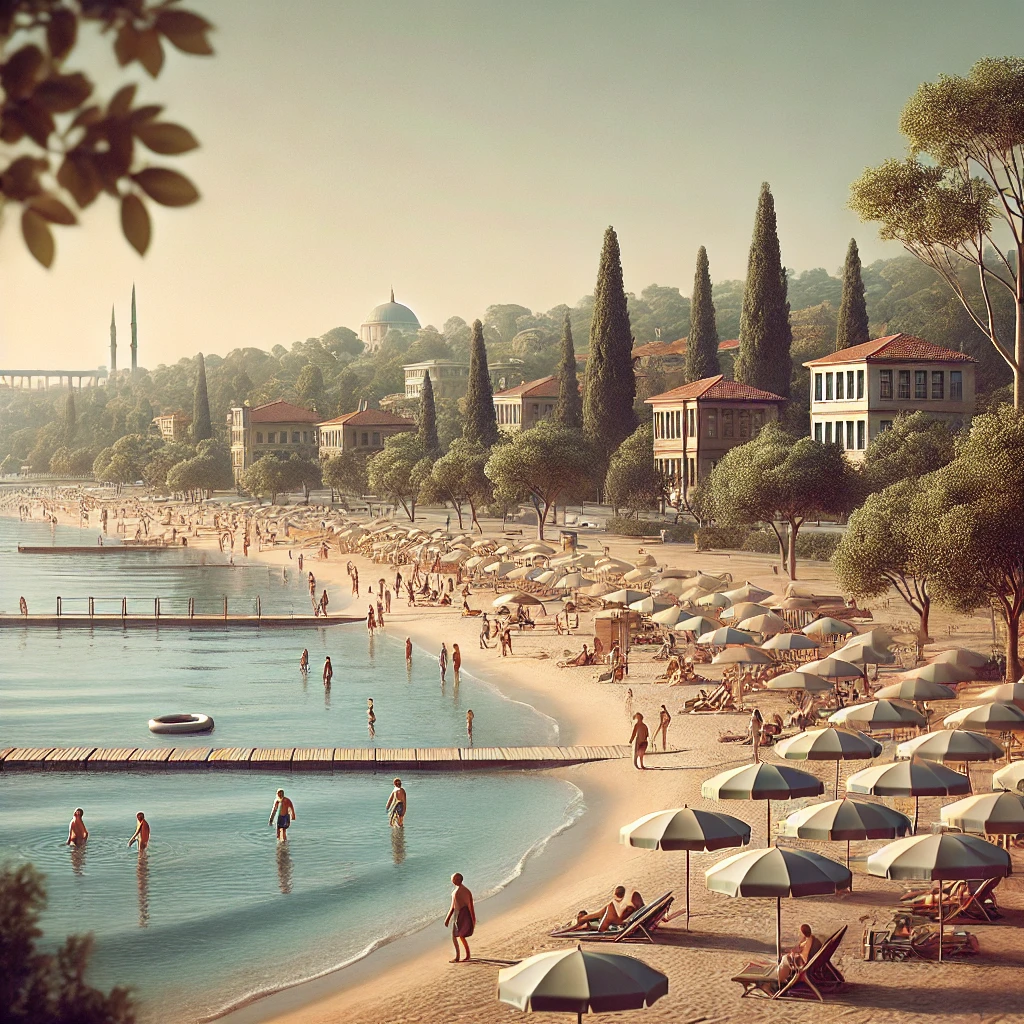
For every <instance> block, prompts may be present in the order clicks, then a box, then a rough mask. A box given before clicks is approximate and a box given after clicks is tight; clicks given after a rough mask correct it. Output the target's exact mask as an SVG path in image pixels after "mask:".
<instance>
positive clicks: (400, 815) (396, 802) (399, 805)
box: [384, 779, 409, 828]
mask: <svg viewBox="0 0 1024 1024" xmlns="http://www.w3.org/2000/svg"><path fill="white" fill-rule="evenodd" d="M408 808H409V798H408V796H406V793H405V790H404V789H403V788H402V780H401V779H395V788H394V789H393V790H392V791H391V795H390V796H389V797H388V802H387V803H386V804H385V805H384V810H386V811H387V812H388V822H389V824H390V825H391V827H392V828H401V827H402V826H403V825H404V824H405V812H406V811H407V810H408Z"/></svg>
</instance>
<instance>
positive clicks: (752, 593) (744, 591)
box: [724, 580, 772, 604]
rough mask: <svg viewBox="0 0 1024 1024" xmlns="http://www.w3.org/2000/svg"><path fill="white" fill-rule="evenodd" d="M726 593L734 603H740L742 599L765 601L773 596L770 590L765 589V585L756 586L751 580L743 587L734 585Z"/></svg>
mask: <svg viewBox="0 0 1024 1024" xmlns="http://www.w3.org/2000/svg"><path fill="white" fill-rule="evenodd" d="M724 593H725V596H726V597H727V598H729V600H730V601H732V603H733V604H739V603H740V602H741V601H763V600H764V599H765V598H766V597H771V596H772V592H771V591H770V590H765V589H764V587H755V586H754V584H753V583H751V582H750V581H749V580H747V582H746V583H744V584H743V586H742V587H734V588H733V589H732V590H726V591H725V592H724Z"/></svg>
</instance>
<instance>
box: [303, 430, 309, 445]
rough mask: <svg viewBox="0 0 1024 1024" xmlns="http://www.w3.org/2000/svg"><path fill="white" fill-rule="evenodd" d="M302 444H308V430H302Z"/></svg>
mask: <svg viewBox="0 0 1024 1024" xmlns="http://www.w3.org/2000/svg"><path fill="white" fill-rule="evenodd" d="M302 443H303V444H309V431H308V430H304V431H303V432H302Z"/></svg>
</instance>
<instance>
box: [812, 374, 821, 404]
mask: <svg viewBox="0 0 1024 1024" xmlns="http://www.w3.org/2000/svg"><path fill="white" fill-rule="evenodd" d="M821 376H822V375H821V374H820V373H816V374H815V375H814V400H815V401H816V402H820V401H821V389H822V383H821Z"/></svg>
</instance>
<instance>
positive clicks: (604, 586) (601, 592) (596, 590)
mask: <svg viewBox="0 0 1024 1024" xmlns="http://www.w3.org/2000/svg"><path fill="white" fill-rule="evenodd" d="M614 591H615V588H614V587H613V586H611V584H609V583H595V584H593V586H590V587H587V589H586V590H584V591H583V593H584V594H585V595H586V596H587V597H605V596H606V595H607V594H611V593H614Z"/></svg>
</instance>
